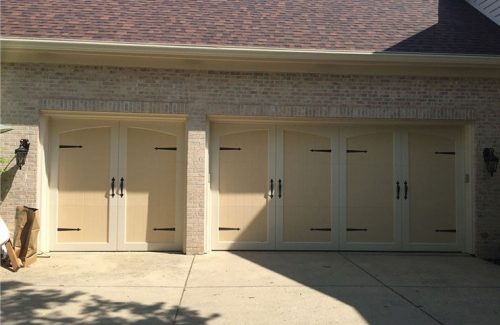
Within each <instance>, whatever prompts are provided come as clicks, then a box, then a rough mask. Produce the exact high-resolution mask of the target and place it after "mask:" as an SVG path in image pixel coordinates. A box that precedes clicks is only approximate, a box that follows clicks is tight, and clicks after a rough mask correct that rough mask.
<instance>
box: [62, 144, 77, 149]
mask: <svg viewBox="0 0 500 325" xmlns="http://www.w3.org/2000/svg"><path fill="white" fill-rule="evenodd" d="M59 148H61V149H68V148H83V146H80V145H73V144H60V145H59Z"/></svg>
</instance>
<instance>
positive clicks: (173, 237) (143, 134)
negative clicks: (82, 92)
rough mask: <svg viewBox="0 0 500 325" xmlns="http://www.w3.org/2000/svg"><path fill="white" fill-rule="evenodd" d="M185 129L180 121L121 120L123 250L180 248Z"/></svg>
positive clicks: (119, 222) (121, 247)
mask: <svg viewBox="0 0 500 325" xmlns="http://www.w3.org/2000/svg"><path fill="white" fill-rule="evenodd" d="M182 130H183V128H182V126H181V125H180V124H171V123H170V124H169V123H153V122H127V121H124V122H121V123H120V149H121V150H120V159H119V165H120V173H119V174H120V179H119V201H120V205H119V206H120V209H119V211H120V212H119V220H118V224H119V249H124V250H175V249H180V248H181V247H180V230H181V229H180V228H179V222H178V219H179V217H180V213H181V211H180V209H181V207H180V204H181V202H180V197H179V194H178V192H179V190H180V189H181V187H182V179H183V178H182V177H181V176H180V175H182V172H181V171H182V161H183V148H182V141H180V140H181V139H180V138H182V134H183V131H182ZM121 187H123V196H122V192H121V191H122V190H121Z"/></svg>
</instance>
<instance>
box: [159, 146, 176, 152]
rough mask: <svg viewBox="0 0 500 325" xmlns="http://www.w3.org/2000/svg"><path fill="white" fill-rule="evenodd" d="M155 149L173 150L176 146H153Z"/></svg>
mask: <svg viewBox="0 0 500 325" xmlns="http://www.w3.org/2000/svg"><path fill="white" fill-rule="evenodd" d="M155 150H171V151H175V150H177V147H155Z"/></svg>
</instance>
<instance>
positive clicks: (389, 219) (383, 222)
mask: <svg viewBox="0 0 500 325" xmlns="http://www.w3.org/2000/svg"><path fill="white" fill-rule="evenodd" d="M346 145H347V152H346V154H347V175H346V178H347V227H346V228H347V229H346V231H347V241H348V242H392V241H393V240H394V229H393V225H394V206H393V202H394V196H393V193H394V186H395V181H394V163H393V147H394V144H393V134H392V132H381V133H373V134H364V135H357V136H352V137H348V138H347V141H346ZM354 229H355V230H354ZM365 229H366V230H365Z"/></svg>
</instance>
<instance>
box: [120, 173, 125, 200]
mask: <svg viewBox="0 0 500 325" xmlns="http://www.w3.org/2000/svg"><path fill="white" fill-rule="evenodd" d="M123 181H124V179H123V177H122V178H120V197H123Z"/></svg>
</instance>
